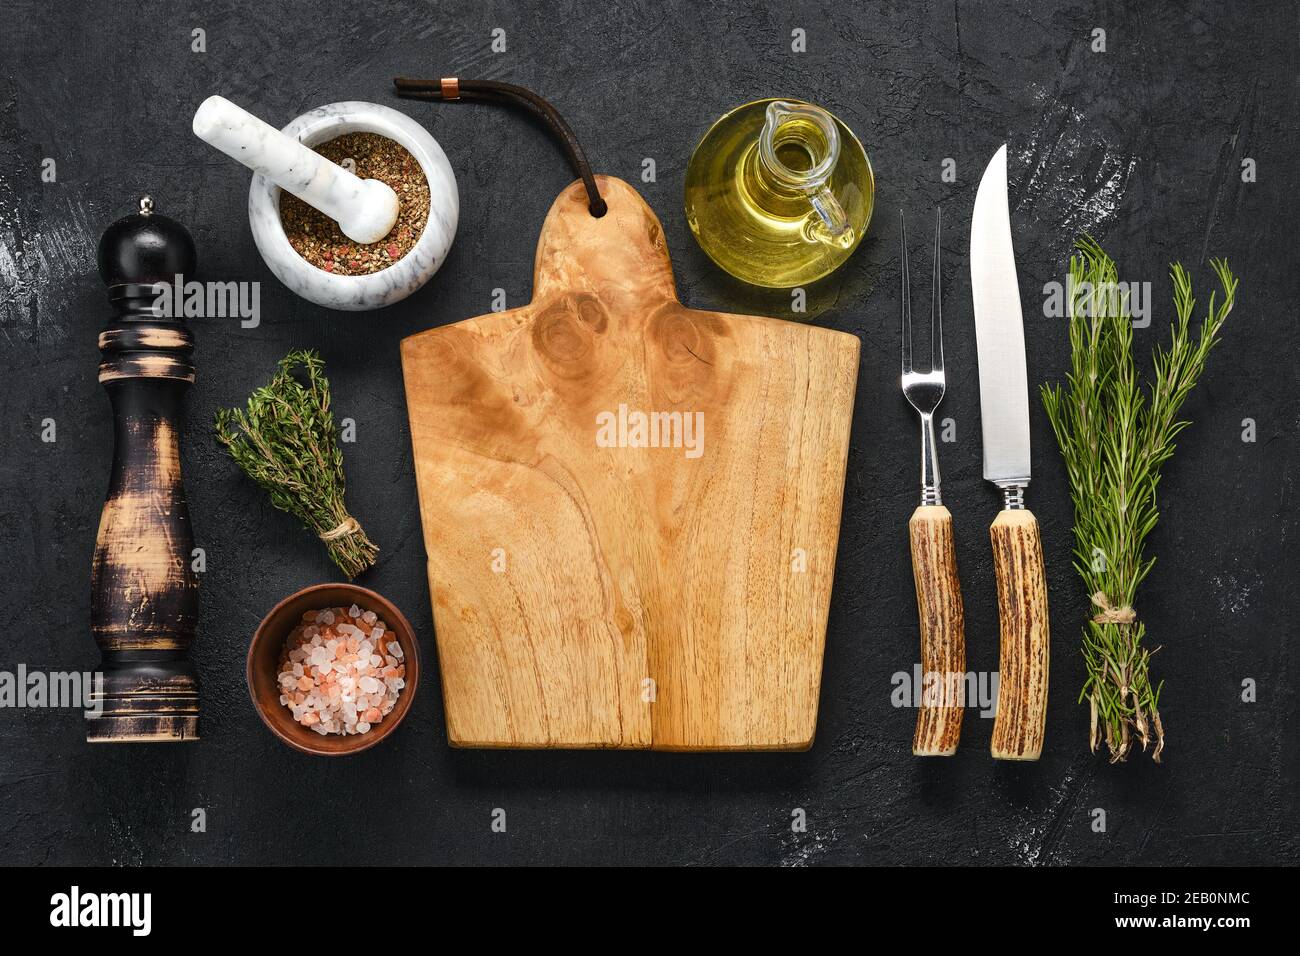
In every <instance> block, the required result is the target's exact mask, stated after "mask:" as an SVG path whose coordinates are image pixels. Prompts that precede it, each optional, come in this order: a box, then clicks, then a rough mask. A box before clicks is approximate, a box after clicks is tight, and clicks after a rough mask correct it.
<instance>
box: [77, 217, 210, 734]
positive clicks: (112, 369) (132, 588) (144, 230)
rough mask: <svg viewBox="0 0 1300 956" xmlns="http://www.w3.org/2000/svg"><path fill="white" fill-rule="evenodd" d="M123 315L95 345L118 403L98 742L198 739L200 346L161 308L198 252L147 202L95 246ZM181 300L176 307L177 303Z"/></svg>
mask: <svg viewBox="0 0 1300 956" xmlns="http://www.w3.org/2000/svg"><path fill="white" fill-rule="evenodd" d="M98 258H99V274H100V276H101V277H103V280H104V282H105V283H106V284H107V285H108V297H109V300H110V301H111V302H112V304H113V308H114V309H115V311H116V314H115V315H114V316H113V318H112V319H110V320H109V322H108V325H107V326H106V327H105V329H104V331H103V332H101V333H100V334H99V348H100V352H101V353H102V354H103V360H102V361H101V362H100V366H99V381H100V382H101V383H102V384H103V386H104V388H105V390H106V391H107V392H108V396H109V398H110V399H111V400H112V403H113V430H114V449H113V472H112V478H111V481H110V483H109V489H108V498H107V500H106V501H105V502H104V511H103V514H102V516H101V517H100V521H99V537H98V540H97V542H96V546H95V561H94V565H93V568H92V571H91V589H92V593H91V605H90V606H91V612H90V613H91V629H92V630H93V632H94V635H95V642H96V643H97V644H98V645H99V649H100V651H101V653H102V655H103V663H102V665H101V670H102V672H103V675H104V683H103V688H102V691H101V692H100V694H99V698H100V699H99V701H97V703H100V704H102V706H101V707H100V708H99V712H98V713H96V712H95V711H94V710H92V711H90V712H88V713H87V715H86V719H87V721H88V722H87V726H86V739H87V740H89V741H92V742H106V743H118V742H169V741H181V740H197V739H198V736H199V735H198V720H199V684H198V677H197V675H196V674H195V670H194V665H193V664H192V663H191V662H190V660H189V649H190V644H191V643H192V642H193V640H194V631H195V627H196V625H197V623H198V616H199V581H198V576H197V575H196V574H195V573H194V570H193V566H192V561H193V556H192V551H193V549H194V535H193V533H192V531H191V530H190V515H189V508H188V507H187V506H186V503H185V488H184V486H183V485H182V484H181V468H180V447H179V443H178V440H177V438H178V435H179V434H180V426H181V401H182V398H183V396H184V393H185V391H186V389H188V388H189V386H190V385H191V384H192V383H193V382H194V365H193V363H192V362H191V360H190V355H191V353H192V352H193V350H194V338H193V336H192V335H191V334H190V331H189V329H187V328H186V327H185V323H184V321H183V320H182V319H181V318H180V317H179V316H177V317H165V316H163V315H161V314H159V313H160V312H164V311H170V310H160V309H157V308H155V302H157V301H158V300H159V292H160V289H159V288H158V287H156V285H155V284H156V283H164V282H165V283H168V284H169V285H170V283H172V282H173V281H177V277H179V276H190V275H192V274H193V272H194V269H195V266H196V264H197V256H196V254H195V250H194V240H193V238H191V236H190V234H189V232H188V231H187V230H186V229H185V227H184V226H182V225H181V224H180V223H178V222H176V221H175V220H173V219H169V218H167V217H166V216H160V215H158V214H157V213H155V212H154V211H153V200H152V199H150V198H149V197H148V196H145V197H143V198H142V199H141V200H140V210H139V212H136V213H133V214H132V215H130V216H127V217H125V218H124V219H119V220H118V221H117V222H115V223H113V225H111V226H109V227H108V229H107V230H106V231H105V233H104V235H103V237H102V238H101V239H100V241H99V257H98ZM177 298H179V296H177Z"/></svg>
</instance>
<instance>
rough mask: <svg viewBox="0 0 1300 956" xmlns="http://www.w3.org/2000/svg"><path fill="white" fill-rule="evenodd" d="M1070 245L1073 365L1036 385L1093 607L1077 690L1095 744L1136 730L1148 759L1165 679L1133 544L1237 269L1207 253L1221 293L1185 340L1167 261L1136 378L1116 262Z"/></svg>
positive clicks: (1189, 302) (1174, 273)
mask: <svg viewBox="0 0 1300 956" xmlns="http://www.w3.org/2000/svg"><path fill="white" fill-rule="evenodd" d="M1076 246H1077V248H1078V250H1079V254H1078V255H1077V256H1071V258H1070V289H1069V293H1068V295H1067V298H1068V301H1069V326H1070V328H1069V331H1070V353H1071V370H1070V373H1069V374H1068V375H1067V376H1066V385H1065V388H1064V389H1062V387H1061V386H1060V385H1053V386H1043V388H1042V398H1043V405H1044V406H1045V407H1046V409H1047V416H1048V418H1049V419H1050V420H1051V423H1052V429H1053V430H1054V431H1055V433H1056V440H1057V444H1058V445H1059V446H1060V449H1061V455H1062V457H1063V458H1064V459H1065V465H1066V470H1067V472H1068V474H1069V480H1070V494H1071V497H1072V499H1073V501H1074V516H1075V526H1074V538H1075V547H1074V557H1075V562H1074V566H1075V568H1076V570H1077V571H1078V572H1079V574H1080V576H1082V578H1083V580H1084V583H1085V584H1086V586H1087V589H1088V593H1089V594H1090V595H1091V597H1092V602H1093V604H1094V605H1096V607H1097V613H1096V614H1095V616H1094V617H1093V618H1092V619H1091V620H1089V621H1088V622H1087V624H1086V625H1085V628H1084V632H1083V656H1084V661H1085V663H1086V665H1087V671H1088V676H1087V680H1086V681H1085V682H1084V686H1083V690H1082V692H1081V693H1080V695H1079V700H1080V702H1082V701H1084V700H1087V701H1088V705H1089V709H1090V711H1091V728H1090V733H1089V744H1090V747H1091V749H1092V751H1093V752H1094V753H1096V751H1097V748H1098V747H1099V746H1100V743H1101V740H1102V738H1103V736H1104V738H1105V741H1106V744H1107V746H1108V747H1109V749H1110V760H1111V762H1112V763H1117V762H1119V761H1122V760H1125V759H1126V758H1127V757H1128V754H1129V751H1130V749H1131V748H1132V746H1133V743H1134V742H1135V740H1136V742H1137V743H1140V744H1141V746H1142V749H1143V751H1145V750H1146V749H1147V747H1148V745H1151V744H1154V751H1153V753H1152V759H1153V760H1154V761H1155V762H1156V763H1159V762H1160V753H1161V751H1162V750H1163V749H1164V745H1165V732H1164V727H1163V725H1162V724H1161V722H1160V711H1159V709H1158V706H1159V702H1160V693H1161V690H1162V688H1163V682H1161V683H1160V684H1158V685H1156V686H1154V687H1153V686H1152V684H1151V677H1150V661H1151V655H1152V654H1153V653H1155V652H1154V651H1150V650H1148V649H1147V648H1146V647H1144V646H1143V638H1144V637H1145V636H1146V628H1145V626H1144V624H1143V623H1142V622H1141V621H1139V620H1138V619H1137V615H1136V613H1135V612H1134V611H1133V600H1134V595H1135V594H1136V592H1137V587H1138V585H1139V584H1140V583H1141V582H1142V580H1143V578H1145V577H1146V576H1147V574H1148V573H1149V572H1150V570H1151V568H1152V566H1153V565H1154V564H1155V558H1154V557H1151V558H1146V557H1144V555H1143V543H1144V542H1145V540H1146V537H1147V535H1148V534H1150V533H1151V529H1152V528H1154V527H1155V524H1156V519H1157V518H1158V517H1159V511H1158V510H1157V506H1156V488H1157V486H1158V484H1159V482H1160V469H1161V467H1162V466H1163V465H1164V463H1165V462H1166V461H1168V460H1169V458H1170V456H1171V455H1172V454H1173V452H1174V439H1175V437H1177V435H1178V434H1179V433H1180V432H1181V431H1182V430H1183V429H1184V428H1186V427H1187V425H1188V424H1189V423H1188V422H1186V421H1181V420H1179V418H1178V412H1179V409H1180V408H1181V406H1182V404H1183V402H1184V401H1185V400H1186V398H1187V396H1188V393H1190V392H1191V390H1192V388H1193V386H1195V385H1196V382H1197V380H1198V379H1199V378H1200V375H1201V372H1202V371H1203V370H1204V368H1205V360H1206V357H1207V356H1208V355H1209V353H1210V350H1211V349H1212V348H1214V346H1215V345H1216V344H1217V343H1218V341H1219V331H1220V329H1221V328H1222V327H1223V322H1224V319H1226V318H1227V316H1228V313H1229V312H1230V311H1231V310H1232V306H1233V302H1234V301H1235V299H1236V292H1237V279H1236V277H1235V276H1234V275H1233V274H1232V272H1231V270H1230V269H1229V268H1228V263H1227V262H1226V261H1225V260H1223V259H1213V260H1211V262H1210V264H1211V266H1212V267H1213V268H1214V271H1215V273H1216V274H1217V275H1218V278H1219V282H1220V284H1221V285H1222V299H1221V301H1219V303H1218V304H1217V306H1216V304H1215V299H1216V295H1217V293H1216V294H1215V295H1211V296H1210V301H1209V308H1208V310H1207V315H1206V317H1205V319H1204V320H1203V321H1202V322H1201V324H1200V329H1199V331H1198V334H1197V335H1196V337H1195V338H1194V339H1193V337H1192V335H1191V334H1190V331H1189V324H1190V321H1191V317H1192V312H1193V311H1194V310H1195V307H1196V300H1195V299H1194V298H1193V296H1192V281H1191V277H1190V276H1189V275H1188V274H1187V271H1186V270H1185V269H1183V267H1182V265H1181V264H1178V263H1175V264H1174V265H1173V266H1172V268H1171V270H1170V277H1171V279H1172V281H1173V293H1174V312H1175V319H1174V322H1173V325H1172V331H1171V338H1170V342H1169V346H1168V348H1161V347H1157V348H1156V350H1155V354H1154V361H1153V366H1152V375H1151V381H1150V382H1149V383H1148V386H1147V388H1145V389H1144V388H1143V387H1142V385H1141V384H1140V383H1139V382H1138V374H1137V369H1136V367H1135V364H1134V361H1133V326H1132V321H1131V317H1130V311H1129V302H1128V297H1127V295H1126V294H1124V293H1122V292H1121V291H1120V289H1121V287H1120V285H1119V283H1118V271H1117V269H1116V267H1115V263H1114V262H1113V261H1112V260H1111V258H1110V257H1109V256H1108V255H1106V253H1105V252H1104V251H1103V250H1102V248H1101V247H1100V246H1099V245H1098V244H1097V243H1096V242H1095V241H1093V240H1092V239H1091V238H1089V237H1085V238H1083V239H1081V240H1079V241H1078V242H1077V243H1076ZM1156 650H1159V648H1158V647H1157V648H1156Z"/></svg>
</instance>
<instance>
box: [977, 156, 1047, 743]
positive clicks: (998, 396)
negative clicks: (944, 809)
mask: <svg viewBox="0 0 1300 956" xmlns="http://www.w3.org/2000/svg"><path fill="white" fill-rule="evenodd" d="M970 280H971V298H972V300H973V304H974V310H975V342H976V350H977V353H978V361H979V378H980V425H981V428H982V431H983V436H984V477H985V478H986V479H987V480H989V481H991V482H993V483H994V484H995V485H997V486H998V488H999V489H1001V491H1002V494H1003V498H1004V502H1005V504H1004V509H1003V511H1002V512H1001V513H1000V514H999V515H998V516H997V519H996V520H995V521H994V522H993V525H992V527H991V528H990V529H989V535H990V537H991V538H992V541H993V562H994V567H995V570H996V572H997V580H998V618H999V621H1000V623H1001V659H1000V663H999V667H998V670H999V682H998V706H997V715H996V717H995V718H994V721H993V746H992V751H993V756H994V757H995V758H996V759H999V760H1037V759H1038V757H1039V755H1040V754H1041V753H1042V749H1043V724H1044V720H1045V718H1046V716H1047V670H1048V657H1049V655H1048V620H1047V581H1046V578H1045V577H1044V574H1043V548H1042V543H1041V542H1040V540H1039V536H1038V521H1037V520H1036V519H1035V518H1034V516H1033V514H1032V513H1031V512H1030V511H1029V510H1028V509H1027V508H1025V499H1024V495H1025V488H1027V487H1028V485H1029V386H1028V382H1027V379H1026V374H1025V330H1024V323H1023V319H1022V318H1021V313H1020V287H1019V285H1018V284H1017V282H1016V259H1015V253H1014V251H1013V249H1012V247H1011V213H1010V209H1009V207H1008V205H1007V147H1006V145H1005V144H1004V145H1003V146H1002V148H1001V149H999V150H998V151H997V152H996V153H995V154H994V155H993V159H992V160H990V161H989V165H988V168H987V169H985V170H984V177H983V179H981V180H980V186H979V191H978V192H977V193H976V194H975V212H974V214H973V215H972V217H971V227H970Z"/></svg>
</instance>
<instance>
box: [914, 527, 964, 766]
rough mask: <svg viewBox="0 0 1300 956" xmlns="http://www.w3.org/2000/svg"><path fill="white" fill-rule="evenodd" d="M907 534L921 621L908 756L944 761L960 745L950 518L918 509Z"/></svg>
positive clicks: (958, 614)
mask: <svg viewBox="0 0 1300 956" xmlns="http://www.w3.org/2000/svg"><path fill="white" fill-rule="evenodd" d="M907 531H908V537H909V538H910V539H911V544H912V576H913V578H914V579H915V581H916V610H917V615H918V616H919V617H920V619H921V679H922V684H921V709H920V711H919V712H918V714H917V717H916V733H915V734H914V735H913V737H912V753H913V754H915V755H916V756H918V757H950V756H952V755H953V754H955V753H956V752H957V742H958V740H960V739H961V718H962V713H963V710H964V708H963V705H964V693H963V692H964V680H965V675H966V619H965V611H964V610H963V607H962V600H961V582H960V581H959V580H958V578H957V554H956V550H955V549H954V547H953V541H952V514H951V513H950V512H949V511H948V509H947V508H945V507H944V506H943V505H921V506H920V507H919V508H917V509H916V511H914V512H912V518H911V520H910V521H908V523H907ZM954 694H955V695H958V696H956V697H955V698H954V696H953V695H954Z"/></svg>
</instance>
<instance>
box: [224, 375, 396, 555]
mask: <svg viewBox="0 0 1300 956" xmlns="http://www.w3.org/2000/svg"><path fill="white" fill-rule="evenodd" d="M299 369H302V370H303V371H305V372H306V380H305V381H302V380H300V379H299V376H298V375H297V374H296V373H297V372H298V370H299ZM216 432H217V440H218V441H219V442H221V444H223V445H225V446H226V448H227V449H229V451H230V457H231V458H233V459H234V460H235V463H236V464H238V465H239V467H240V468H242V469H243V470H244V472H245V473H246V474H247V475H248V477H250V478H252V479H253V480H254V481H255V482H257V483H258V484H259V485H261V486H262V488H264V489H265V490H266V492H267V494H269V495H270V496H271V504H273V505H275V506H276V507H277V508H279V509H280V510H281V511H287V512H289V513H290V514H292V515H294V516H295V517H297V518H298V520H300V521H301V522H302V523H303V524H304V525H306V526H307V528H308V529H309V530H311V531H312V532H313V533H314V534H315V535H316V536H317V537H318V538H320V540H321V541H323V542H324V543H325V547H326V548H327V549H328V550H329V555H330V557H331V558H332V559H333V560H334V563H335V564H337V565H338V566H339V568H340V569H342V571H343V573H344V574H346V575H347V576H348V577H349V578H355V577H356V576H357V575H358V574H360V573H361V572H362V571H364V570H365V569H366V568H368V567H370V566H371V565H372V564H374V563H375V557H376V556H377V555H378V553H379V548H378V547H377V546H376V545H375V544H374V542H372V541H371V540H370V539H369V538H368V537H366V533H365V531H364V530H362V528H361V525H360V523H359V522H358V521H357V519H356V518H354V517H352V515H351V514H349V513H348V509H347V506H346V505H345V504H344V500H343V496H344V488H345V482H344V479H343V452H342V451H341V450H340V449H339V446H338V442H337V440H336V437H337V436H336V434H335V428H334V415H333V413H332V412H331V411H330V383H329V380H328V379H327V378H325V363H324V362H323V361H322V359H321V357H320V355H319V354H317V353H316V352H315V351H295V352H290V353H289V354H288V355H286V356H285V357H284V358H282V359H281V360H280V362H279V364H278V365H277V366H276V372H275V375H274V376H273V377H272V379H271V381H270V382H269V383H267V384H266V385H263V386H262V387H261V388H259V389H257V390H256V391H254V392H253V394H252V395H250V396H249V398H248V406H247V408H243V409H237V408H222V409H218V411H217V419H216Z"/></svg>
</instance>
